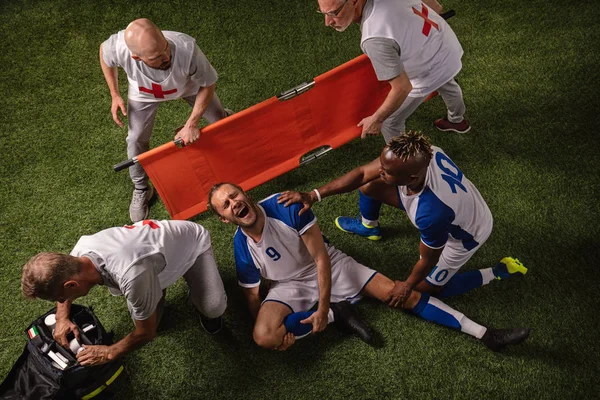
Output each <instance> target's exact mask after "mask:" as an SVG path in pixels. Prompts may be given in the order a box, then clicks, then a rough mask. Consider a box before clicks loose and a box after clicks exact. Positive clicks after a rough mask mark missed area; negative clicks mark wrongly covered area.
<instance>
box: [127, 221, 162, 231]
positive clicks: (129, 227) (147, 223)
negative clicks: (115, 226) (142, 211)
mask: <svg viewBox="0 0 600 400" xmlns="http://www.w3.org/2000/svg"><path fill="white" fill-rule="evenodd" d="M146 225H150V228H151V229H158V228H160V226H158V225H157V224H156V223H154V221H150V220H149V219H145V220H144V222H142V226H146ZM123 228H125V229H135V225H125V226H124V227H123Z"/></svg>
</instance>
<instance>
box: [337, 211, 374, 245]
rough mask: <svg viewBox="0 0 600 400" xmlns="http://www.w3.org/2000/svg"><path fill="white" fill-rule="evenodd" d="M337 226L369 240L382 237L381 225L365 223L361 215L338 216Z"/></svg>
mask: <svg viewBox="0 0 600 400" xmlns="http://www.w3.org/2000/svg"><path fill="white" fill-rule="evenodd" d="M335 226H337V227H338V228H340V229H341V230H343V231H344V232H348V233H354V234H356V235H359V236H363V237H366V238H367V239H369V240H379V239H381V229H379V226H368V225H365V224H363V222H362V218H361V217H360V216H358V217H356V218H352V217H337V218H336V219H335Z"/></svg>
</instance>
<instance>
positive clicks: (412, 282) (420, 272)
mask: <svg viewBox="0 0 600 400" xmlns="http://www.w3.org/2000/svg"><path fill="white" fill-rule="evenodd" d="M433 267H435V263H433V265H432V264H431V262H428V261H427V260H426V259H424V258H421V259H420V260H419V261H417V263H416V264H415V266H414V267H413V270H412V272H411V273H410V276H409V277H408V278H407V279H406V284H407V285H408V286H409V287H410V288H411V289H414V288H415V286H417V285H418V284H419V283H420V282H421V281H423V279H425V278H426V277H427V275H428V274H429V272H431V270H432V269H433Z"/></svg>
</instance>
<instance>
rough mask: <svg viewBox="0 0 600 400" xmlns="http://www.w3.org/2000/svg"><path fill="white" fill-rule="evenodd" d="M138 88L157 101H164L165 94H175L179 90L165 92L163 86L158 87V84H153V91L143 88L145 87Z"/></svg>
mask: <svg viewBox="0 0 600 400" xmlns="http://www.w3.org/2000/svg"><path fill="white" fill-rule="evenodd" d="M138 87H139V89H140V92H144V93H150V94H152V95H153V96H154V98H156V99H164V98H165V94H173V93H175V92H177V88H175V89H170V90H164V91H163V88H162V86H160V85H157V84H156V83H153V84H152V89H148V88H146V87H143V86H138Z"/></svg>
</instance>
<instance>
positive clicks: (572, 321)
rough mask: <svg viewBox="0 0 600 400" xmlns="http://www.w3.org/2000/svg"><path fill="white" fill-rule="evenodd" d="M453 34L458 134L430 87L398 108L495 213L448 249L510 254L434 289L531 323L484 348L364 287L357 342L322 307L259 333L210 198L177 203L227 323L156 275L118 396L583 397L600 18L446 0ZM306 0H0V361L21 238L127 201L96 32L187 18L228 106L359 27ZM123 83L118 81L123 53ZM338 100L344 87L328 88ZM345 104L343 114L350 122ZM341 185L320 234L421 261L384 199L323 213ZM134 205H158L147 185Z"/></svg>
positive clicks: (475, 263) (272, 87) (58, 241)
mask: <svg viewBox="0 0 600 400" xmlns="http://www.w3.org/2000/svg"><path fill="white" fill-rule="evenodd" d="M443 5H444V6H445V9H451V8H453V9H455V10H456V12H457V15H456V17H454V18H453V19H452V20H450V24H451V25H452V27H453V29H454V30H455V32H456V33H457V35H458V37H459V39H460V41H461V43H462V45H463V47H464V50H465V55H464V57H463V70H462V72H461V73H460V75H459V77H458V80H459V82H460V84H461V86H462V89H463V91H464V96H465V101H466V104H467V118H468V119H469V120H470V121H471V124H472V126H473V129H472V130H471V131H470V132H469V133H468V134H465V135H457V134H451V133H441V132H437V131H435V130H434V129H433V127H432V121H433V120H434V119H435V118H438V117H440V116H443V115H444V105H443V102H442V101H441V99H439V98H436V99H434V100H432V101H430V102H427V103H425V104H424V105H423V106H421V107H420V108H419V110H418V111H417V112H416V113H415V114H414V115H413V116H412V117H411V118H410V119H409V121H408V128H410V129H415V130H421V131H423V132H424V133H425V134H426V135H428V136H429V137H430V138H431V140H432V141H433V143H434V144H436V145H438V146H440V147H442V148H443V149H444V150H445V151H446V152H447V154H449V155H450V157H451V158H452V159H453V160H454V161H455V162H456V163H457V164H458V166H459V167H460V168H461V169H462V171H463V172H464V173H465V175H466V176H467V177H468V178H469V179H470V180H471V181H472V182H474V183H475V185H476V186H477V188H478V189H479V191H480V192H481V193H482V195H483V197H484V198H485V199H486V201H487V203H488V205H489V206H490V209H491V210H492V213H493V215H494V232H493V234H492V236H491V237H490V239H489V240H488V242H487V243H486V244H485V245H484V246H483V247H482V249H481V250H480V251H478V252H477V254H476V255H475V256H474V257H473V258H472V259H471V260H470V261H469V263H468V264H467V265H466V266H465V267H464V269H465V270H470V269H475V268H480V267H486V266H491V265H493V264H494V263H495V262H497V261H498V260H499V259H500V258H502V257H504V256H506V255H513V256H516V257H518V258H519V259H521V261H523V262H524V264H525V265H526V266H527V267H529V273H528V274H527V275H526V276H525V277H523V278H515V279H509V280H506V281H501V282H492V283H491V284H490V285H489V286H487V287H485V288H482V289H478V290H474V291H473V292H471V293H468V294H465V295H462V296H459V297H456V298H452V299H448V300H447V303H448V304H450V305H451V306H453V307H455V308H456V309H458V310H460V311H462V312H464V313H465V314H466V315H468V316H470V317H471V318H472V319H474V320H476V321H479V322H482V323H485V324H489V325H493V326H497V327H512V326H526V327H530V328H532V334H531V337H530V339H529V340H528V341H527V342H526V343H525V344H523V345H521V346H518V347H514V348H511V349H510V350H509V351H507V352H505V353H501V354H497V353H492V352H490V351H489V350H487V349H486V348H485V347H484V346H482V345H481V344H480V343H478V342H477V341H475V340H473V339H472V338H469V337H467V336H465V335H463V334H460V333H458V332H455V331H451V330H449V329H445V328H442V327H439V326H436V325H433V324H430V323H427V322H425V321H423V320H420V319H418V318H416V317H414V316H411V315H408V314H404V313H402V312H399V311H397V310H392V309H388V308H387V307H385V306H384V305H381V304H377V303H376V302H374V301H365V302H363V303H362V304H361V305H359V310H360V312H361V313H362V314H363V315H364V316H365V318H366V319H367V320H368V322H369V323H370V324H371V325H372V326H373V327H374V328H375V329H376V330H377V331H378V332H379V333H380V334H381V336H382V337H383V339H384V341H385V345H384V346H383V347H382V348H378V349H373V348H370V347H368V346H367V345H365V344H364V343H362V342H360V341H358V340H357V339H355V338H351V337H347V336H344V335H342V334H340V333H338V332H337V331H336V330H335V328H333V327H331V328H328V329H327V330H326V332H324V333H322V334H319V335H318V336H317V337H310V338H308V339H304V340H302V341H299V342H298V343H297V344H296V345H294V346H293V347H292V348H291V349H289V350H288V351H286V352H272V351H266V350H261V349H259V348H258V347H257V346H256V345H255V344H254V343H253V341H252V337H251V329H252V321H251V318H250V317H249V315H248V312H247V310H246V307H245V304H244V302H243V298H242V295H241V292H240V289H239V288H238V286H237V282H236V277H235V267H234V261H233V251H232V235H233V230H232V228H231V227H230V226H226V225H224V224H221V223H220V222H219V221H218V220H216V219H215V218H214V217H211V216H209V215H201V216H198V217H196V218H194V219H193V220H194V221H196V222H198V223H200V224H202V225H204V226H205V227H206V228H207V229H208V230H209V231H210V232H211V235H212V241H213V247H214V252H215V255H216V258H217V262H218V265H219V268H220V271H221V274H222V277H223V280H224V282H225V287H226V291H227V293H228V296H229V308H228V310H227V312H226V314H225V320H226V326H227V328H226V330H225V332H223V333H221V334H219V335H218V336H216V337H209V336H208V335H207V334H206V333H204V332H203V331H202V329H201V328H200V325H199V322H198V319H197V314H196V313H195V312H194V311H193V310H192V308H191V306H190V305H188V303H187V301H186V288H185V284H184V283H183V282H182V281H180V282H178V283H177V284H176V285H174V286H173V287H171V288H169V291H168V294H167V301H168V302H169V305H168V307H167V313H166V314H165V321H164V325H163V326H162V328H161V331H160V333H159V335H158V337H157V338H156V339H155V341H154V342H153V343H151V344H149V345H147V346H145V347H143V348H142V349H140V350H138V351H136V352H134V353H132V354H130V355H129V356H127V357H126V358H125V361H124V362H125V368H126V374H125V376H123V377H122V378H120V379H119V380H117V381H116V383H115V387H114V391H115V394H116V397H117V398H119V399H145V398H157V399H158V398H160V399H172V398H179V399H192V398H210V399H213V398H225V399H229V398H231V399H236V398H239V399H246V398H253V399H263V398H269V399H270V398H274V399H275V398H282V399H283V398H285V399H296V398H298V399H300V398H303V399H305V398H310V399H313V398H321V399H333V398H339V399H341V398H353V399H387V398H436V399H446V398H459V399H467V398H469V399H481V398H498V399H534V398H535V399H537V398H548V399H553V398H555V399H558V398H560V399H565V398H573V399H579V398H596V397H598V394H597V393H598V388H599V387H598V378H597V375H598V372H599V371H600V361H599V359H600V355H599V353H600V348H599V345H598V338H597V335H598V333H597V332H598V328H599V327H600V326H599V325H600V324H599V323H598V317H597V316H596V310H597V308H598V300H597V298H598V289H597V285H598V284H599V283H600V279H599V278H600V273H599V272H598V267H597V260H598V256H599V251H598V247H599V245H600V241H599V239H598V235H599V233H600V230H599V228H598V222H599V205H598V204H599V203H598V198H599V197H600V191H599V183H600V179H599V178H598V167H599V165H600V160H599V159H598V155H597V154H598V153H597V151H598V139H597V126H598V123H599V122H600V121H599V118H598V112H599V109H600V107H599V101H598V97H597V95H596V91H597V88H598V85H599V83H600V79H599V78H600V74H599V72H598V65H599V64H600V57H599V55H598V51H597V43H599V42H600V34H599V33H598V30H597V29H596V25H595V22H596V21H595V20H596V17H595V16H597V15H598V13H599V12H600V5H599V4H598V3H597V2H594V1H575V2H570V1H566V0H562V1H560V0H550V1H544V2H542V1H535V0H534V1H529V2H526V3H523V2H521V1H515V0H506V1H498V0H492V1H488V2H485V3H481V2H475V1H471V0H464V1H445V2H443ZM315 8H316V1H306V2H304V1H301V2H277V1H268V0H253V1H248V0H238V1H235V2H233V3H231V2H229V3H228V2H220V1H187V0H180V1H175V0H173V1H128V2H120V1H109V0H98V1H92V0H83V1H80V2H71V1H67V0H62V1H61V0H50V1H13V0H3V1H2V3H1V4H0V37H1V41H0V50H1V51H0V65H1V68H0V77H1V79H0V90H1V93H2V97H1V98H0V110H1V111H0V116H1V117H0V245H1V249H0V251H1V253H0V256H1V257H0V260H1V261H0V282H1V284H2V289H3V290H2V291H1V292H0V378H3V377H4V376H6V374H7V373H8V371H9V370H10V368H11V365H12V363H13V362H14V361H15V360H16V359H17V357H18V356H19V354H20V352H21V350H22V348H23V345H24V344H25V340H26V337H25V334H24V329H25V328H26V327H27V325H28V324H29V323H30V322H31V321H32V320H33V319H34V318H35V317H37V316H38V315H40V314H42V313H43V312H45V311H46V310H47V309H49V308H50V307H51V306H52V305H51V304H50V303H47V302H44V301H41V300H39V301H27V300H25V299H24V298H23V297H22V296H21V293H20V271H21V267H22V265H23V264H24V263H25V262H26V261H27V259H28V258H29V257H30V256H32V255H34V254H36V253H37V252H39V251H62V252H69V251H70V249H71V248H72V246H73V245H74V244H75V242H76V241H77V239H78V238H79V237H80V236H81V235H84V234H91V233H94V232H96V231H99V230H101V229H104V228H107V227H111V226H118V225H123V224H126V223H128V222H129V220H128V212H127V210H128V205H129V201H130V199H131V190H132V187H131V183H130V181H129V177H128V174H127V173H126V172H121V173H114V172H113V171H112V168H111V167H112V165H113V164H115V163H117V162H119V161H122V160H123V159H125V158H126V152H125V143H124V138H125V136H126V131H125V130H124V129H121V128H118V127H117V126H116V125H115V124H114V123H113V122H112V119H111V116H110V96H109V93H108V89H107V87H106V84H105V82H104V78H103V76H102V72H101V70H100V66H99V63H98V46H99V45H100V43H101V42H102V41H103V40H105V39H106V38H108V36H109V35H111V34H113V33H115V32H117V31H118V30H120V29H124V28H125V26H126V25H127V24H128V23H129V22H130V21H131V20H133V19H135V18H139V17H148V18H150V19H152V20H153V21H154V22H155V23H156V24H157V25H158V26H159V27H161V28H162V29H168V30H175V31H181V32H185V33H188V34H190V35H191V36H193V37H195V38H197V41H198V44H199V46H200V48H201V49H202V50H203V51H204V53H205V54H206V55H207V57H208V59H209V60H210V61H211V63H212V64H213V66H214V67H215V68H216V70H217V71H218V72H219V81H218V83H217V92H218V94H219V96H220V98H221V100H222V102H223V104H225V105H226V106H227V107H230V108H232V109H234V110H238V111H239V110H242V109H245V108H247V107H249V106H251V105H253V104H256V103H258V102H260V101H262V100H265V99H267V98H268V97H271V96H273V95H275V94H278V93H280V92H281V91H283V90H286V89H289V88H291V87H293V86H296V85H297V84H299V83H301V82H303V81H307V80H310V79H311V78H312V77H314V76H316V75H319V74H321V73H323V72H325V71H327V70H329V69H331V68H333V67H335V66H337V65H339V64H342V63H343V62H345V61H348V60H349V59H351V58H353V57H356V56H357V55H359V54H360V48H359V37H360V34H359V30H358V27H357V26H352V27H351V28H349V29H348V30H347V31H346V32H344V33H338V32H335V31H333V30H331V29H328V28H326V27H325V26H323V18H322V17H321V16H319V15H317V14H316V13H315V12H314V9H315ZM120 87H121V92H122V94H123V95H124V96H125V94H126V80H125V76H124V74H123V73H122V72H121V73H120ZM340 101H341V102H343V99H340ZM188 113H189V107H188V106H187V104H185V103H184V102H183V101H176V102H168V103H165V104H163V105H162V106H161V107H160V109H159V112H158V115H157V118H156V126H155V129H154V135H153V138H152V145H153V146H156V145H159V144H161V143H164V142H166V141H168V140H170V139H171V137H172V132H173V129H174V128H175V127H177V126H179V125H181V124H182V123H183V122H184V121H185V119H186V118H187V116H188ZM359 119H360V116H357V121H358V120H359ZM382 145H383V140H382V139H381V138H380V137H378V138H373V137H372V138H369V139H367V140H365V141H360V140H356V141H354V142H352V143H350V144H348V145H346V146H344V147H343V148H341V149H338V150H336V151H334V152H331V153H329V155H328V156H327V157H324V158H323V159H320V160H318V161H315V162H313V163H310V164H308V165H306V166H303V167H301V168H299V169H297V170H295V171H292V172H290V173H288V174H286V175H284V176H281V177H280V178H277V179H275V180H273V181H271V182H269V183H267V184H265V185H263V186H261V187H258V188H256V189H254V190H252V191H251V194H252V195H253V197H255V198H256V199H260V198H262V197H265V196H267V195H269V194H271V193H275V192H278V191H281V190H285V189H299V190H311V189H312V188H314V187H318V186H320V185H322V184H324V183H326V182H328V181H329V180H331V179H333V178H335V177H337V176H339V175H341V174H343V173H344V172H346V171H348V170H350V169H352V168H353V167H355V166H357V165H358V164H360V163H364V162H367V161H370V160H371V159H373V158H375V157H377V155H378V154H379V151H380V149H381V147H382ZM356 202H357V195H356V194H355V193H354V194H348V195H342V196H337V197H333V198H328V199H326V200H325V201H324V202H322V203H319V204H317V205H315V207H314V212H315V213H316V215H317V217H318V219H319V224H320V226H321V229H322V230H323V232H324V234H325V235H326V236H327V237H328V238H329V239H330V240H331V242H332V243H334V244H335V245H336V246H337V247H338V248H340V249H342V250H343V251H345V252H346V253H348V254H350V255H352V256H353V257H355V258H356V259H358V260H359V261H360V262H362V263H364V264H366V265H368V266H371V267H373V268H375V269H377V270H379V271H381V272H382V273H384V274H386V275H388V276H390V277H392V278H397V279H404V278H406V277H407V276H408V273H409V271H410V269H411V267H412V265H413V264H414V263H415V261H416V260H417V259H418V247H417V245H418V241H419V237H418V233H417V231H416V230H415V228H414V227H413V226H412V225H411V224H410V222H409V221H408V220H407V218H406V217H405V216H403V215H402V213H401V212H399V211H398V210H393V209H390V208H384V209H383V213H382V217H381V223H382V225H383V227H384V228H383V232H384V235H385V238H384V240H382V241H381V242H376V243H374V242H369V241H366V240H364V239H361V238H358V237H356V236H351V235H347V234H344V233H342V232H340V231H339V230H337V229H336V228H335V226H334V224H333V219H334V218H335V217H336V216H337V215H340V214H342V215H352V214H356V213H357V212H358V209H357V205H356ZM150 216H151V218H156V219H165V218H169V216H168V214H167V212H166V211H165V208H164V207H163V205H162V203H160V202H158V203H157V204H156V205H154V206H153V208H152V209H151V214H150ZM78 302H79V303H81V304H85V305H91V306H93V307H94V309H95V311H96V313H97V314H98V316H99V317H100V319H101V321H102V322H103V324H104V325H105V326H106V327H107V328H109V329H113V330H114V331H115V334H116V336H117V338H120V337H123V336H124V335H126V334H127V333H128V332H129V331H130V330H131V329H132V324H131V320H130V318H129V316H128V313H127V308H126V305H125V301H124V299H122V298H117V297H112V296H110V295H109V293H108V291H106V289H104V288H96V289H94V290H93V291H92V292H91V293H90V294H89V295H88V296H87V297H85V298H81V299H79V301H78Z"/></svg>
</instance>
